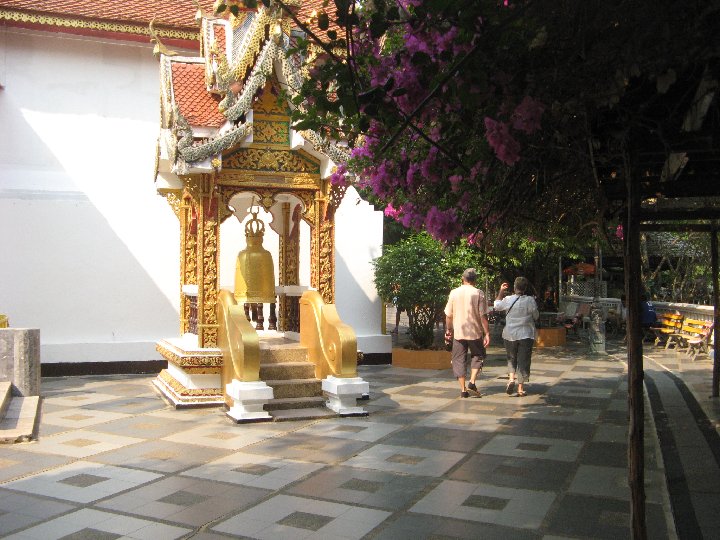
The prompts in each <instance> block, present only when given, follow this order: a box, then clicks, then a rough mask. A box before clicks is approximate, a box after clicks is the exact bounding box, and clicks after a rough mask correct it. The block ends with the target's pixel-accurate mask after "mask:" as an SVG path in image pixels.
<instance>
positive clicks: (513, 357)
mask: <svg viewBox="0 0 720 540" xmlns="http://www.w3.org/2000/svg"><path fill="white" fill-rule="evenodd" d="M509 288H510V285H508V284H507V283H503V284H502V285H500V291H499V292H498V295H497V298H496V299H495V305H494V307H495V309H496V310H497V311H504V312H505V329H504V330H503V333H502V337H503V343H504V344H505V351H506V353H507V363H508V383H507V386H506V387H505V393H506V394H507V395H509V396H511V395H513V393H514V392H515V384H516V383H517V396H518V397H523V396H526V395H527V392H526V391H525V383H526V382H528V381H529V380H530V363H531V360H532V349H533V345H534V344H535V321H537V320H538V318H539V317H540V313H539V312H538V308H537V303H536V302H535V299H534V298H533V297H531V296H528V295H526V294H525V293H526V291H527V288H528V280H527V278H524V277H519V278H517V279H515V282H514V284H513V289H514V291H515V293H514V294H512V295H510V296H505V294H506V292H507V290H508V289H509Z"/></svg>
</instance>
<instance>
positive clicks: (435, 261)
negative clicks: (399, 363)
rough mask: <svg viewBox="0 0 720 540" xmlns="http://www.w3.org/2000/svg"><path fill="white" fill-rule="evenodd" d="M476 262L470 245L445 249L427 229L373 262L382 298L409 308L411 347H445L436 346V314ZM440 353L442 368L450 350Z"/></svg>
mask: <svg viewBox="0 0 720 540" xmlns="http://www.w3.org/2000/svg"><path fill="white" fill-rule="evenodd" d="M476 264H477V259H476V256H475V254H474V253H473V252H472V250H471V249H469V248H468V247H467V245H463V244H461V245H460V246H459V247H453V248H445V247H444V246H443V245H442V244H441V243H440V242H438V241H437V240H434V239H433V238H432V237H431V236H430V235H428V234H427V233H424V232H423V233H417V234H413V235H411V236H409V237H408V238H406V239H404V240H401V241H400V242H398V243H396V244H393V245H390V246H386V247H385V249H384V253H383V255H382V256H380V257H378V258H377V259H375V260H374V261H373V266H374V268H375V287H376V288H377V291H378V294H379V295H380V297H381V298H382V299H383V301H385V302H388V303H389V302H393V303H394V304H395V305H396V306H399V307H402V308H404V309H405V310H406V311H407V314H408V319H409V322H410V341H411V345H410V348H411V349H413V350H415V351H418V350H436V349H442V347H438V346H436V345H435V320H436V317H437V315H438V313H441V312H442V310H443V309H444V307H445V303H446V302H447V298H448V294H449V293H450V290H451V289H453V288H454V287H457V286H458V285H460V280H461V277H460V276H461V274H462V271H463V270H464V269H465V268H467V267H469V266H476ZM438 352H441V353H442V354H441V355H440V356H442V360H441V362H442V367H443V368H445V367H447V365H449V364H448V362H449V353H448V352H446V351H444V350H441V351H438ZM435 356H438V355H437V354H436V355H435ZM414 358H415V359H417V358H418V357H417V355H415V356H414ZM393 363H395V352H394V353H393Z"/></svg>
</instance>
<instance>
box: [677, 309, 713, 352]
mask: <svg viewBox="0 0 720 540" xmlns="http://www.w3.org/2000/svg"><path fill="white" fill-rule="evenodd" d="M712 331H713V323H711V322H710V321H701V320H697V319H685V321H684V322H683V325H682V329H681V331H680V332H679V334H675V335H673V336H672V339H673V340H676V341H677V349H678V350H679V349H685V352H686V353H687V354H688V355H689V356H692V359H693V360H695V359H696V358H697V356H698V355H699V354H700V353H705V354H710V337H711V336H712ZM669 339H671V338H668V340H669Z"/></svg>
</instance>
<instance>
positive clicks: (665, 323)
mask: <svg viewBox="0 0 720 540" xmlns="http://www.w3.org/2000/svg"><path fill="white" fill-rule="evenodd" d="M682 325H683V316H682V315H678V314H677V313H663V314H662V315H660V316H659V317H658V319H657V323H656V324H655V326H653V327H651V328H650V329H649V332H651V333H650V334H648V335H649V337H653V336H654V337H655V345H665V348H666V349H667V348H668V347H670V345H672V344H673V343H676V342H675V340H674V339H673V340H671V339H670V336H675V337H676V336H677V335H679V334H680V330H681V329H682Z"/></svg>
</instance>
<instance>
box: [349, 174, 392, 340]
mask: <svg viewBox="0 0 720 540" xmlns="http://www.w3.org/2000/svg"><path fill="white" fill-rule="evenodd" d="M382 237H383V214H382V212H380V211H377V210H375V208H374V207H373V206H372V205H371V204H369V203H368V202H366V201H364V200H362V199H361V198H360V196H359V195H358V192H357V191H356V190H355V188H353V187H350V188H348V190H347V193H346V194H345V198H344V199H343V200H342V202H341V203H340V206H339V207H338V209H337V211H336V212H335V268H336V269H335V303H336V305H337V310H338V314H339V315H340V318H341V319H342V320H343V322H345V323H347V324H349V325H350V326H352V327H353V329H354V330H355V334H356V336H357V343H358V349H359V350H361V351H362V352H363V353H365V354H389V353H391V351H392V338H391V336H389V335H385V334H383V333H382V330H383V329H382V328H381V326H382V312H383V303H382V300H381V299H380V297H379V296H378V294H377V290H376V289H375V284H374V283H373V277H374V275H375V274H374V271H373V268H372V264H371V263H372V260H373V259H376V258H377V257H379V256H380V255H382Z"/></svg>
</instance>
